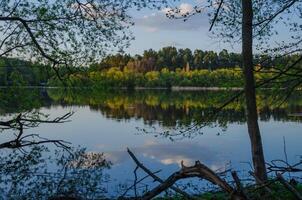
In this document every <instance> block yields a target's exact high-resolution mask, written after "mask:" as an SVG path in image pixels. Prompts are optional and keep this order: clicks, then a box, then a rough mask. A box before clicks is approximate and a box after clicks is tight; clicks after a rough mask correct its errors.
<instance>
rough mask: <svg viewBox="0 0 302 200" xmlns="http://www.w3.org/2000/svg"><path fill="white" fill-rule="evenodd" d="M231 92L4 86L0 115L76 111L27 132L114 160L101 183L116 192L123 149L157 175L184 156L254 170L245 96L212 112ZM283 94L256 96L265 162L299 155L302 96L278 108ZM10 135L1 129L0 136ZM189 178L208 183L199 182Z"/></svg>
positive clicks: (127, 177) (126, 161) (125, 169)
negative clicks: (67, 119) (62, 141)
mask: <svg viewBox="0 0 302 200" xmlns="http://www.w3.org/2000/svg"><path fill="white" fill-rule="evenodd" d="M235 93H236V91H175V92H172V91H168V90H139V91H127V90H111V91H99V90H91V89H87V88H85V89H74V90H64V89H1V93H0V94H1V98H2V100H1V105H0V113H1V115H2V118H3V119H5V118H9V117H10V116H12V115H14V113H21V112H22V113H23V112H27V111H32V110H36V111H39V112H41V113H44V114H48V115H49V117H50V118H55V117H58V116H62V115H64V114H66V113H68V112H74V114H73V115H72V116H71V118H70V119H69V120H70V121H69V122H66V123H62V124H40V125H39V126H38V127H35V128H32V129H26V130H25V132H26V133H27V134H29V133H37V134H39V135H40V136H41V137H43V138H49V139H60V140H64V141H68V142H70V143H71V145H72V146H81V147H85V148H86V149H87V151H88V152H102V153H104V156H105V158H106V160H107V161H110V162H111V163H112V165H111V168H110V169H106V170H105V173H106V174H107V175H108V177H107V180H106V181H105V182H104V184H103V185H104V187H105V189H106V190H107V191H108V194H107V195H109V196H119V195H121V194H122V193H123V192H124V190H125V187H127V186H129V185H131V184H132V183H133V180H134V173H133V171H134V169H135V166H136V165H135V163H134V162H133V160H132V159H131V158H130V156H129V155H128V153H127V148H129V149H130V150H131V151H133V152H134V153H135V155H136V156H137V157H138V158H139V160H140V161H141V162H142V163H144V165H145V166H147V167H148V168H149V169H150V170H152V171H156V170H161V172H159V173H158V174H157V175H158V176H160V177H161V178H166V177H167V176H168V175H170V174H171V173H172V172H174V171H176V170H178V169H179V167H180V163H181V162H182V161H183V163H184V164H185V165H191V164H194V162H195V161H196V160H199V161H201V162H202V163H204V164H206V165H207V166H209V167H210V168H212V169H214V170H225V169H235V170H237V171H238V172H239V173H240V176H242V177H244V175H245V174H247V172H248V171H249V170H251V167H250V164H251V152H250V141H249V136H248V133H247V125H246V120H245V107H244V102H243V100H242V98H239V99H238V100H236V101H234V102H232V103H230V104H229V105H228V106H226V107H225V108H224V109H223V110H222V111H221V112H219V113H218V114H217V115H215V116H214V115H213V113H215V112H216V111H217V108H219V107H220V106H221V105H222V104H223V103H224V102H226V101H227V100H228V99H229V98H230V97H231V96H232V95H234V94H235ZM282 98H283V96H282V92H277V93H275V92H272V91H260V92H259V95H258V96H257V100H258V102H259V103H258V110H259V121H260V129H261V134H262V140H263V147H264V153H265V158H266V161H267V162H270V161H271V160H274V159H285V154H284V142H285V144H286V146H285V147H286V154H287V156H288V160H289V161H290V162H292V163H295V162H297V161H299V160H300V159H301V155H302V151H301V141H302V134H301V130H302V124H301V120H302V117H301V116H300V113H301V112H302V93H301V92H296V93H294V94H293V95H292V97H291V98H290V99H288V100H287V101H286V102H285V103H283V104H282V105H279V102H281V101H282ZM10 137H11V136H10V135H9V134H2V135H1V140H2V141H6V140H8V138H10ZM51 148H54V147H51ZM138 175H139V176H140V177H143V176H144V175H143V173H142V172H139V174H138ZM188 182H190V180H189V181H188ZM188 182H182V183H181V184H187V183H188ZM144 183H145V184H143V183H141V184H140V190H143V189H144V188H146V184H147V183H148V187H150V186H152V185H154V183H152V182H151V180H150V179H149V180H148V179H147V180H146V181H144ZM192 183H194V184H196V185H197V186H198V185H200V186H202V187H204V186H206V185H205V184H204V183H201V181H200V180H192ZM189 192H191V193H194V192H196V191H193V190H192V189H191V191H189Z"/></svg>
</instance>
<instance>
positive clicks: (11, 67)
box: [0, 58, 54, 86]
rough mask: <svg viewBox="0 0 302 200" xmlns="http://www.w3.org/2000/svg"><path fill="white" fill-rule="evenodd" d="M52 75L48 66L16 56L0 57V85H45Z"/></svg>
mask: <svg viewBox="0 0 302 200" xmlns="http://www.w3.org/2000/svg"><path fill="white" fill-rule="evenodd" d="M53 75H54V73H53V72H52V70H51V67H50V66H46V65H42V64H39V63H32V62H29V61H24V60H20V59H16V58H0V86H12V85H13V86H20V85H36V86H37V85H46V84H47V82H48V80H49V79H50V77H52V76H53Z"/></svg>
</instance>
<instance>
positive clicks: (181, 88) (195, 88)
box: [0, 86, 302, 91]
mask: <svg viewBox="0 0 302 200" xmlns="http://www.w3.org/2000/svg"><path fill="white" fill-rule="evenodd" d="M6 88H24V89H62V88H70V89H89V88H93V87H84V86H83V87H58V86H0V89H6ZM104 89H106V88H104ZM108 89H111V90H131V89H133V90H170V91H242V90H243V89H244V88H243V87H198V86H172V87H138V86H137V87H134V88H127V87H111V88H108ZM272 89H273V88H260V90H272ZM279 89H280V90H285V89H286V88H279ZM301 89H302V88H297V89H296V90H301Z"/></svg>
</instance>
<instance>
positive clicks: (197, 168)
mask: <svg viewBox="0 0 302 200" xmlns="http://www.w3.org/2000/svg"><path fill="white" fill-rule="evenodd" d="M127 151H128V153H129V155H130V156H131V158H132V159H133V160H134V162H135V163H136V164H137V166H138V167H140V168H141V169H143V170H144V171H145V172H146V173H147V174H149V175H150V176H151V177H153V178H154V180H156V181H158V182H160V184H159V185H158V186H156V187H155V188H154V189H152V190H150V191H148V192H146V193H145V194H144V195H143V196H142V197H140V198H139V199H141V200H148V199H152V198H154V197H156V196H157V195H159V194H160V193H162V192H163V191H166V190H167V189H169V188H171V189H173V188H174V189H173V190H174V191H175V187H174V186H173V185H174V184H175V183H176V181H178V180H181V179H186V178H192V177H198V178H202V179H205V180H207V181H209V182H211V183H213V184H214V185H217V186H219V187H220V188H221V189H222V190H223V191H225V192H226V193H228V194H229V195H230V197H231V199H233V200H246V199H248V198H247V197H246V195H245V194H244V192H243V191H242V187H237V189H234V188H233V187H232V186H231V185H229V184H228V183H227V182H226V181H225V180H223V179H222V178H220V177H219V176H218V175H217V174H216V173H215V172H214V171H213V170H211V169H210V168H208V167H207V166H205V165H204V164H202V163H200V162H199V161H196V163H195V165H193V166H190V167H186V166H184V165H183V163H182V168H181V169H180V170H179V171H177V172H174V173H173V174H172V175H170V176H169V177H168V178H167V179H166V180H165V181H163V180H162V179H160V178H159V177H157V176H156V175H154V174H153V173H152V172H151V171H150V170H149V169H147V168H146V167H145V166H144V165H143V164H142V163H140V162H139V160H138V159H137V158H136V157H135V155H134V154H133V153H132V152H131V151H130V150H129V149H127ZM234 176H235V177H236V178H234V179H235V182H236V181H239V178H238V176H237V174H236V173H234ZM240 185H241V184H240ZM238 189H239V190H240V191H239V190H238ZM178 191H179V189H178V188H177V192H178ZM178 193H179V192H178ZM183 193H184V192H183V191H182V192H181V194H183ZM185 194H186V193H185ZM189 197H190V196H189ZM190 198H191V199H192V197H190Z"/></svg>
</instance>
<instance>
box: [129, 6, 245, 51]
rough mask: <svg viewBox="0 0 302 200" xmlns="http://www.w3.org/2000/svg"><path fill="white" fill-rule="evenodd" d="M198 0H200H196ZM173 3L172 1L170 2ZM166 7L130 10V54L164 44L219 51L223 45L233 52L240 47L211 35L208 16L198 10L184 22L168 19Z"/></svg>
mask: <svg viewBox="0 0 302 200" xmlns="http://www.w3.org/2000/svg"><path fill="white" fill-rule="evenodd" d="M196 1H200V0H196ZM196 1H194V0H187V1H180V2H179V3H178V4H175V5H178V6H179V7H180V8H181V11H182V12H184V13H185V12H187V11H188V12H189V11H192V10H193V6H194V5H196ZM172 6H173V5H172ZM166 12H167V9H162V10H147V9H145V10H141V11H136V12H133V13H132V17H133V20H134V22H135V25H134V26H133V27H132V32H133V34H134V36H135V40H134V41H132V42H131V46H130V48H128V49H126V52H127V53H130V54H131V55H135V54H141V53H142V52H143V51H144V50H147V49H150V48H152V49H154V50H158V49H160V48H162V47H165V46H174V47H177V48H190V49H192V50H194V49H202V50H214V51H220V50H222V49H223V48H226V49H228V50H230V51H233V52H238V51H240V48H239V46H236V45H235V46H234V47H232V46H230V44H225V43H223V42H221V41H219V40H217V39H215V38H213V36H211V34H210V32H209V28H210V24H209V17H208V16H207V15H206V14H200V15H196V16H193V17H191V18H189V19H188V20H187V21H186V22H184V21H183V20H181V19H169V18H167V17H166V16H165V13H166Z"/></svg>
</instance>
